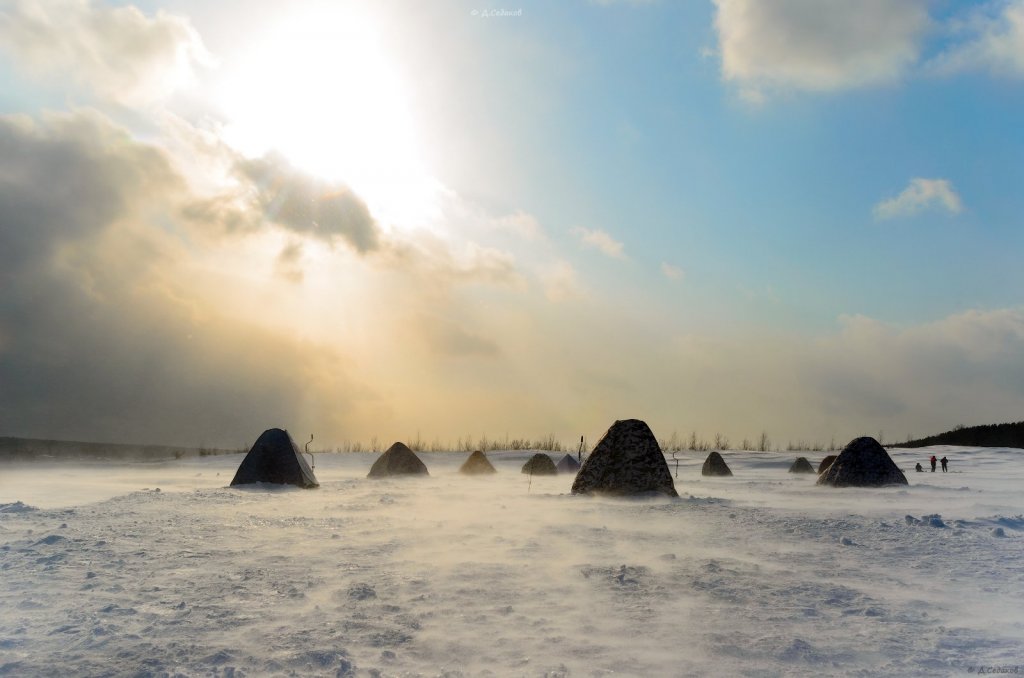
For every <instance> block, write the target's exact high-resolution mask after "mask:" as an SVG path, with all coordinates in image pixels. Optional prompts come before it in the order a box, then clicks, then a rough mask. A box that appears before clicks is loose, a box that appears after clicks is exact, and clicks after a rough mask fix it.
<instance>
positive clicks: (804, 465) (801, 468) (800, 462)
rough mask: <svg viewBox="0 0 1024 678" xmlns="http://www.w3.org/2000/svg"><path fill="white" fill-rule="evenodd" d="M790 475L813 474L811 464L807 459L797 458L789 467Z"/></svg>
mask: <svg viewBox="0 0 1024 678" xmlns="http://www.w3.org/2000/svg"><path fill="white" fill-rule="evenodd" d="M789 472H790V473H814V467H813V466H811V462H809V461H807V457H797V458H796V461H794V462H793V465H792V466H790V467H789Z"/></svg>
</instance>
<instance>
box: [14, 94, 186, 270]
mask: <svg viewBox="0 0 1024 678" xmlns="http://www.w3.org/2000/svg"><path fill="white" fill-rule="evenodd" d="M98 170H100V171H98ZM180 187H181V182H180V180H179V178H178V177H177V175H176V174H175V173H174V171H173V170H172V169H171V166H170V163H169V162H168V161H167V159H166V158H165V157H164V155H163V154H162V153H161V152H159V151H157V150H156V149H154V148H152V147H148V146H145V145H142V144H136V143H133V142H131V140H130V139H129V138H128V137H127V135H126V134H125V133H123V132H121V131H120V130H117V129H116V128H114V127H113V126H112V125H111V124H110V123H109V122H108V121H107V120H106V119H105V118H103V117H102V116H101V115H99V114H98V113H94V112H90V111H84V112H80V113H77V114H72V115H56V114H52V115H48V116H46V117H44V118H43V119H42V121H40V122H35V121H33V120H31V119H28V118H23V117H4V118H0V208H2V213H0V218H2V221H0V265H2V269H3V270H4V271H5V272H7V273H8V274H10V273H12V272H14V271H17V270H21V269H23V268H25V267H27V266H32V265H36V264H37V263H38V261H39V260H40V259H43V258H45V257H47V256H52V255H53V253H54V252H53V250H54V248H55V247H56V246H57V245H59V244H60V243H64V242H73V241H74V240H75V239H78V238H84V237H89V236H91V235H95V234H96V233H98V232H100V231H102V230H103V229H105V228H108V227H109V226H110V225H111V224H113V223H115V222H117V220H119V219H121V218H123V217H124V216H125V215H126V214H128V213H130V212H136V211H138V210H140V209H141V208H142V207H143V203H144V201H145V200H146V198H147V196H151V195H154V194H159V195H164V196H167V195H170V194H171V193H173V192H174V191H175V190H177V189H178V188H180Z"/></svg>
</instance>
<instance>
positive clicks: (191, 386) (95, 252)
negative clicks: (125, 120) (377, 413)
mask: <svg viewBox="0 0 1024 678" xmlns="http://www.w3.org/2000/svg"><path fill="white" fill-rule="evenodd" d="M182 184H183V182H182V181H181V180H180V178H179V177H178V176H177V175H176V174H175V172H174V171H173V169H172V165H171V163H170V162H169V161H168V160H167V158H166V157H165V156H164V154H163V153H162V152H161V151H160V150H158V149H156V148H155V147H151V146H147V145H145V144H142V143H138V142H136V141H133V140H132V139H131V138H130V137H128V136H127V135H126V134H124V133H123V131H121V130H119V129H118V128H117V127H115V126H114V125H113V124H111V123H110V122H109V121H107V120H105V119H104V118H102V117H101V116H99V115H96V114H93V113H75V114H68V115H60V116H51V117H49V118H46V119H45V120H43V121H41V122H38V123H37V122H32V121H29V120H26V119H20V118H19V119H10V118H2V119H0V271H2V273H0V276H2V277H0V283H2V284H0V385H2V388H0V432H2V433H4V434H9V435H28V436H47V437H60V438H74V439H94V440H108V441H119V440H124V441H137V442H167V443H184V444H211V445H237V444H244V443H246V442H251V440H252V439H253V438H254V437H255V436H256V435H257V434H258V433H259V432H260V431H262V430H263V429H264V428H267V427H270V426H287V427H300V428H301V429H309V430H315V431H317V432H318V433H324V434H325V437H326V436H327V435H330V434H331V433H337V432H338V431H339V430H343V428H344V426H345V422H346V421H348V420H347V419H346V417H348V416H353V417H354V416H358V415H357V414H356V413H357V411H358V406H357V405H356V404H355V403H352V402H350V398H351V397H352V394H354V393H356V392H358V389H356V388H355V387H354V386H353V384H352V383H351V382H350V381H349V380H348V379H347V378H346V377H345V374H346V364H345V361H344V359H343V358H341V357H340V356H339V355H337V354H336V353H334V352H332V351H331V350H329V349H326V348H325V347H323V346H319V345H316V344H312V343H309V342H304V341H301V340H299V339H297V338H295V337H294V335H292V333H290V332H289V331H288V329H287V327H280V325H279V326H278V328H276V329H275V330H273V331H271V330H269V329H263V328H262V327H257V326H253V325H249V324H246V323H244V322H241V321H239V320H233V319H228V318H227V317H225V316H224V315H222V313H220V309H219V308H218V299H217V298H216V297H215V296H214V295H215V294H216V290H210V291H207V290H197V289H194V288H191V287H189V286H188V284H187V282H188V280H187V277H186V276H183V275H182V274H181V273H180V271H181V270H184V269H183V264H184V262H186V261H187V260H186V259H185V257H186V256H187V248H186V246H185V244H184V243H183V242H182V241H180V240H179V239H178V236H177V234H176V232H175V229H174V228H173V226H170V227H169V226H168V220H169V219H170V217H171V215H173V214H176V213H177V212H176V210H177V205H178V202H179V200H180V197H181V196H180V193H181V191H182V190H183V188H182ZM298 252H299V250H296V253H295V254H294V256H293V255H288V256H286V257H285V258H286V259H288V258H294V257H296V256H298ZM179 267H182V268H179ZM274 312H275V309H273V308H268V309H267V313H268V314H272V313H274ZM364 395H365V394H364Z"/></svg>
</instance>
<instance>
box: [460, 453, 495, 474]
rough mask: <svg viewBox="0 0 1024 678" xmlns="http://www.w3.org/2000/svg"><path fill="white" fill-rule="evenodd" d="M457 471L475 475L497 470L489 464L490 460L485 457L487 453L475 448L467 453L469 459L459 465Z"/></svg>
mask: <svg viewBox="0 0 1024 678" xmlns="http://www.w3.org/2000/svg"><path fill="white" fill-rule="evenodd" d="M459 473H465V474H467V475H471V476H475V475H481V474H484V473H497V471H496V470H495V469H494V466H492V465H491V461H490V459H488V458H487V455H486V454H484V453H483V452H481V451H480V450H477V451H476V452H474V453H473V454H471V455H469V459H467V460H466V461H465V462H464V463H463V464H462V466H460V467H459Z"/></svg>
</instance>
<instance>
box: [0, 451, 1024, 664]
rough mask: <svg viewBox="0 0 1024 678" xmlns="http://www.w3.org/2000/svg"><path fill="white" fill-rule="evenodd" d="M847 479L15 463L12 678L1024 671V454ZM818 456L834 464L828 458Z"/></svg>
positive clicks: (354, 465)
mask: <svg viewBox="0 0 1024 678" xmlns="http://www.w3.org/2000/svg"><path fill="white" fill-rule="evenodd" d="M932 452H935V453H936V454H938V456H943V455H946V456H948V457H949V458H950V460H951V464H950V473H946V474H941V473H936V474H931V473H929V474H923V475H924V477H921V476H920V475H915V480H916V481H917V482H915V483H914V484H912V485H910V486H895V487H883V488H833V487H822V486H817V485H815V482H814V477H813V476H805V475H800V474H790V473H787V470H788V467H789V464H790V462H791V461H792V458H791V457H789V455H787V454H786V453H747V452H740V451H732V452H730V453H729V459H730V463H731V465H732V466H733V468H734V469H735V470H736V471H737V476H736V477H735V478H715V477H703V476H701V474H700V468H701V464H702V462H703V459H702V458H700V457H698V456H696V455H687V454H681V455H679V456H680V457H681V463H680V467H679V471H678V479H677V480H676V481H675V482H676V487H677V489H678V490H679V491H680V492H681V493H682V496H681V497H679V498H669V497H654V498H645V499H642V500H637V499H616V498H609V497H589V496H573V495H571V494H569V485H570V482H571V479H570V478H569V477H567V476H564V475H563V476H533V477H532V478H527V477H524V476H523V475H521V474H520V473H519V469H520V467H521V466H522V464H523V462H524V461H526V459H527V458H528V457H529V456H530V453H523V452H498V453H491V454H490V455H489V457H490V459H491V461H492V463H493V464H494V465H495V467H496V468H497V470H498V473H496V474H494V475H491V476H487V477H482V478H467V477H466V476H464V475H461V474H459V473H458V468H459V466H460V464H461V463H462V461H463V460H464V457H463V456H462V455H458V454H448V455H445V454H424V455H423V456H424V460H425V461H426V462H427V463H428V464H429V465H430V468H431V470H432V474H431V475H430V476H421V477H420V479H419V480H417V481H416V482H408V481H407V480H405V479H402V478H383V479H379V480H372V481H371V480H367V479H366V478H365V474H366V470H367V469H368V468H369V466H370V465H371V464H372V462H373V460H374V457H373V455H370V454H350V455H317V474H318V476H319V480H320V483H321V487H320V489H319V490H318V491H315V492H310V491H304V490H301V489H299V488H296V487H292V486H273V485H249V486H244V487H235V488H230V487H226V485H227V483H228V480H229V479H230V478H231V477H232V474H233V473H234V470H235V468H236V467H237V466H238V464H239V462H240V461H241V455H233V456H225V457H203V458H196V459H183V460H179V461H174V462H167V463H139V464H121V465H114V464H103V463H92V464H83V465H74V466H71V465H61V464H54V463H36V464H12V463H8V464H4V465H2V466H0V572H2V579H0V582H2V583H0V676H19V677H20V676H51V675H73V676H86V677H88V676H164V675H168V676H218V677H223V676H236V677H238V676H364V677H371V676H372V677H377V676H609V675H613V674H614V675H619V676H684V675H685V676H849V675H858V676H876V675H899V676H962V675H966V674H967V673H968V672H969V671H970V670H973V671H974V672H975V673H977V672H978V667H1021V668H1020V669H1019V670H1021V671H1024V666H1022V665H1024V495H1022V493H1021V492H1020V487H1021V482H1022V480H1024V470H1022V469H1024V451H1021V450H1007V449H974V448H953V447H942V448H931V449H927V450H894V451H893V452H892V457H893V459H894V461H895V462H896V463H897V464H898V465H899V466H901V467H903V468H912V467H913V464H914V462H915V461H917V460H918V459H927V457H928V456H930V454H931V453H932ZM811 461H812V463H814V462H816V461H817V460H816V459H811Z"/></svg>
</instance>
